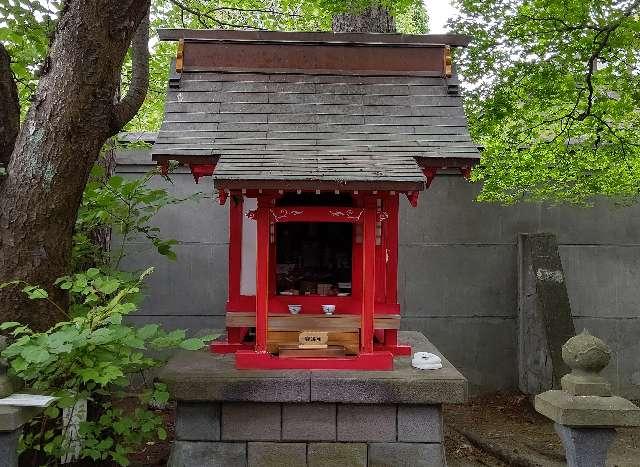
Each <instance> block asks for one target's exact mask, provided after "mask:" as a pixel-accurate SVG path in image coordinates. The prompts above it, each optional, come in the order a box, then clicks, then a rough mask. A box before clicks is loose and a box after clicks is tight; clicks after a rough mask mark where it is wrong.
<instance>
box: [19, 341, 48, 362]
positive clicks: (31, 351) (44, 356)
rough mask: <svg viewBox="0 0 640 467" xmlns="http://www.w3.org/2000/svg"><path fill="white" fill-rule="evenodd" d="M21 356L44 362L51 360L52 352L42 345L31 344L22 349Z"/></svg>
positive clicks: (29, 359) (28, 359) (29, 360)
mask: <svg viewBox="0 0 640 467" xmlns="http://www.w3.org/2000/svg"><path fill="white" fill-rule="evenodd" d="M20 356H21V357H22V358H24V359H25V360H26V361H27V362H31V363H43V362H46V361H47V360H49V357H50V354H49V352H47V351H46V350H45V349H43V348H41V347H36V346H34V345H29V346H26V347H24V348H23V349H22V350H21V351H20Z"/></svg>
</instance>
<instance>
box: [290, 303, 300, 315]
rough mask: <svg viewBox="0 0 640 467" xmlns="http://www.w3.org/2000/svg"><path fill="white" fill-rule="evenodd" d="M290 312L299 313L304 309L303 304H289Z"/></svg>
mask: <svg viewBox="0 0 640 467" xmlns="http://www.w3.org/2000/svg"><path fill="white" fill-rule="evenodd" d="M288 308H289V313H291V314H292V315H297V314H298V313H300V311H301V310H302V305H288Z"/></svg>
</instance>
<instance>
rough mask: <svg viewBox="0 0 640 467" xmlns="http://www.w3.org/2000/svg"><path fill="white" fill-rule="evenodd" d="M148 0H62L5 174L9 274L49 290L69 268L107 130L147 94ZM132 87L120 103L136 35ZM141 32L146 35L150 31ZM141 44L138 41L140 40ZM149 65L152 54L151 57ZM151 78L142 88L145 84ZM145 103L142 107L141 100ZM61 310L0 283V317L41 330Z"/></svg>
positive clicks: (1, 231)
mask: <svg viewBox="0 0 640 467" xmlns="http://www.w3.org/2000/svg"><path fill="white" fill-rule="evenodd" d="M148 8H149V0H146V1H140V0H118V1H114V0H83V1H79V0H69V1H66V2H64V3H63V8H62V10H61V12H60V18H59V21H58V24H57V28H56V34H55V38H54V40H53V43H52V44H51V48H50V50H49V54H48V57H47V59H46V61H45V66H44V68H43V75H42V77H41V78H40V82H39V83H38V88H37V90H36V93H35V95H34V98H33V101H32V105H31V108H30V109H29V112H28V114H27V117H26V120H25V122H24V124H23V126H22V129H21V131H20V133H19V135H18V139H17V141H16V144H15V148H14V150H13V153H12V155H11V159H10V161H9V164H8V166H7V175H6V176H5V177H4V178H2V179H0V283H1V282H5V281H9V280H14V279H20V280H24V281H26V282H28V283H31V284H38V285H41V286H43V287H45V288H46V289H47V290H49V294H50V296H51V297H52V298H53V299H54V300H56V301H60V302H61V303H64V295H62V293H61V291H60V290H59V289H57V288H55V287H52V285H53V282H54V281H55V279H56V278H57V277H59V276H62V275H64V274H65V273H67V271H68V265H69V259H70V252H71V240H72V234H73V226H74V223H75V219H76V215H77V210H78V207H79V204H80V200H81V197H82V192H83V190H84V187H85V184H86V182H87V179H88V177H89V172H90V170H91V167H92V166H93V164H94V163H95V161H96V159H97V158H98V155H99V152H100V149H101V148H102V146H103V144H104V143H105V142H106V141H107V139H108V138H109V137H110V136H112V135H114V134H115V133H117V132H118V131H119V130H120V129H121V128H122V126H123V125H124V124H125V123H126V122H127V121H128V120H129V119H131V118H132V117H133V115H134V114H135V112H136V111H137V109H138V107H139V105H140V104H141V103H142V100H141V99H144V95H145V93H146V82H145V79H147V72H148V68H147V70H146V71H145V70H144V66H143V67H142V68H143V70H142V74H143V75H144V76H142V74H140V72H139V71H138V72H137V73H138V74H136V71H135V67H136V64H137V65H140V63H142V62H143V61H141V59H140V57H138V60H136V56H137V55H140V54H142V55H144V53H143V52H144V51H142V49H140V46H141V45H144V50H145V51H146V53H147V58H148V50H147V48H146V47H147V44H146V41H147V40H148V39H147V38H148V22H146V21H143V22H142V24H141V20H142V19H143V18H144V17H145V15H147V14H148ZM138 25H140V28H139V30H138V34H136V41H137V42H136V41H134V44H133V45H134V54H133V55H134V60H133V61H134V73H133V77H132V84H131V88H130V92H129V94H128V95H127V96H125V98H124V99H123V100H122V101H120V102H118V103H116V104H114V102H113V96H114V95H115V93H116V89H117V85H118V82H119V81H118V78H119V75H120V70H121V67H122V63H123V61H124V57H125V54H126V52H127V49H128V47H129V44H130V43H131V39H132V37H133V35H134V33H135V32H136V29H137V28H138ZM141 36H142V37H141ZM136 44H137V45H138V49H136ZM142 65H144V63H142ZM141 86H142V87H144V89H143V90H142V92H141V91H140V87H141ZM136 105H137V107H136ZM60 318H61V316H59V314H58V313H57V312H56V311H55V310H53V309H52V307H51V306H47V305H46V304H45V302H30V301H29V300H26V299H25V298H24V296H23V295H22V294H21V293H18V292H17V291H16V290H9V289H4V290H3V291H0V321H6V320H11V321H20V322H23V323H26V324H30V325H32V326H33V327H34V328H36V329H44V328H47V327H49V326H51V325H52V324H53V323H55V322H56V321H58V320H59V319H60Z"/></svg>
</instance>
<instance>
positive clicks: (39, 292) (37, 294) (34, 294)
mask: <svg viewBox="0 0 640 467" xmlns="http://www.w3.org/2000/svg"><path fill="white" fill-rule="evenodd" d="M22 291H23V292H24V293H25V294H27V296H28V297H29V298H30V299H31V300H41V299H44V298H48V297H49V294H48V293H47V291H46V290H44V289H42V288H40V287H36V286H32V285H29V286H27V287H25V288H23V289H22Z"/></svg>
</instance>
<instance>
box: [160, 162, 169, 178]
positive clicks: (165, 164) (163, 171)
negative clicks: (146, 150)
mask: <svg viewBox="0 0 640 467" xmlns="http://www.w3.org/2000/svg"><path fill="white" fill-rule="evenodd" d="M160 173H161V174H162V175H163V176H165V177H166V176H167V175H169V163H168V162H163V163H162V164H160Z"/></svg>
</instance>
